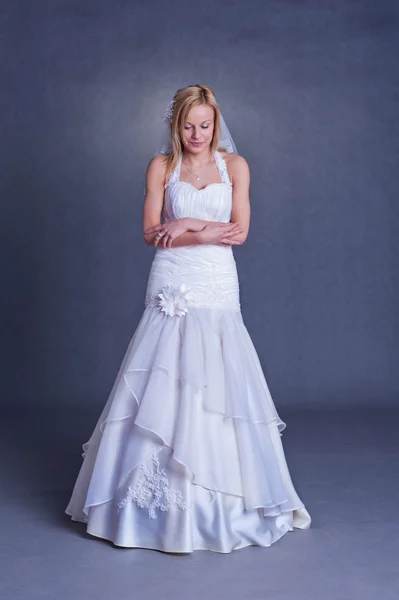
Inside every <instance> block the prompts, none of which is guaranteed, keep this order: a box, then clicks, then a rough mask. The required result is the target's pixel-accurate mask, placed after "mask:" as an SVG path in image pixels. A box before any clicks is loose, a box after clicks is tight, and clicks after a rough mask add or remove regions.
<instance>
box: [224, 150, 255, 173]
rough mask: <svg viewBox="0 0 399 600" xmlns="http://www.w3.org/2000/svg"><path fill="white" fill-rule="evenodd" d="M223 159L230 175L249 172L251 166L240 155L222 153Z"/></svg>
mask: <svg viewBox="0 0 399 600" xmlns="http://www.w3.org/2000/svg"><path fill="white" fill-rule="evenodd" d="M220 154H221V156H222V158H223V159H224V161H225V163H226V167H227V171H228V173H229V175H231V176H234V175H239V174H240V173H243V172H248V171H249V166H248V163H247V161H246V160H245V158H244V157H243V156H241V155H240V154H235V153H234V152H224V151H220Z"/></svg>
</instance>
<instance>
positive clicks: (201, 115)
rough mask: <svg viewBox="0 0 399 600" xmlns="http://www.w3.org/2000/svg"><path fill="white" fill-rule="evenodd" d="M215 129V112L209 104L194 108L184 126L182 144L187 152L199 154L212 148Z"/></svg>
mask: <svg viewBox="0 0 399 600" xmlns="http://www.w3.org/2000/svg"><path fill="white" fill-rule="evenodd" d="M213 129H214V112H213V108H212V107H211V106H209V105H208V104H199V105H198V106H193V108H192V109H191V110H190V112H189V113H188V115H187V120H186V122H185V123H184V124H183V137H182V143H183V146H184V148H185V149H186V150H188V151H189V152H193V153H194V154H199V153H200V152H202V151H203V150H204V148H207V147H209V146H210V144H211V142H212V137H213Z"/></svg>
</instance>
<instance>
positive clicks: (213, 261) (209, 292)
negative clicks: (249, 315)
mask: <svg viewBox="0 0 399 600" xmlns="http://www.w3.org/2000/svg"><path fill="white" fill-rule="evenodd" d="M167 286H169V288H168V289H169V290H171V291H172V293H173V290H176V291H177V292H181V290H185V291H186V292H187V306H188V308H190V307H198V308H200V307H202V308H225V309H229V310H236V311H239V310H240V301H239V282H238V275H237V267H236V262H235V259H234V256H233V252H232V248H231V247H225V246H216V245H214V244H212V245H211V244H209V245H207V244H201V245H198V246H182V247H179V248H166V249H157V251H156V253H155V257H154V260H153V262H152V266H151V270H150V275H149V279H148V285H147V292H146V300H145V304H146V306H155V305H157V304H158V303H159V294H160V293H162V291H163V289H164V288H166V287H167Z"/></svg>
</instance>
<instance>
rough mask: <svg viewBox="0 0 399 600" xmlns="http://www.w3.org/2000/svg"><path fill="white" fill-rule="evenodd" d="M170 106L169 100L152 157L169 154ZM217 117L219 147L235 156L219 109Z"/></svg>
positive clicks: (229, 134) (235, 148)
mask: <svg viewBox="0 0 399 600" xmlns="http://www.w3.org/2000/svg"><path fill="white" fill-rule="evenodd" d="M172 106H173V100H171V101H170V102H169V104H168V107H167V109H166V111H165V112H164V114H163V117H162V121H163V129H162V133H161V140H160V142H159V144H158V147H157V148H156V152H155V153H154V156H155V155H156V154H167V153H168V152H170V151H171V150H172V141H171V137H170V134H171V131H170V119H171V116H172ZM219 116H220V136H219V137H220V139H219V146H220V147H221V148H225V149H226V151H227V152H229V153H234V154H237V147H236V145H235V143H234V140H233V138H232V136H231V133H230V131H229V128H228V127H227V125H226V121H225V120H224V118H223V115H222V113H221V111H220V109H219Z"/></svg>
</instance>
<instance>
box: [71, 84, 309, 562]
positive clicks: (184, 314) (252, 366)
mask: <svg viewBox="0 0 399 600" xmlns="http://www.w3.org/2000/svg"><path fill="white" fill-rule="evenodd" d="M164 122H165V139H164V144H163V147H162V148H161V152H160V153H159V154H157V155H156V156H154V158H153V159H152V160H151V161H150V163H149V165H148V168H147V173H146V194H145V199H144V207H143V233H144V238H145V241H146V242H147V243H148V244H149V245H154V246H155V247H156V253H155V257H154V260H153V263H152V267H151V271H150V275H149V280H148V285H147V293H146V298H145V310H144V313H143V316H142V318H141V320H140V323H139V325H138V327H137V329H136V331H135V333H134V336H133V338H132V340H131V342H130V344H129V347H128V349H127V351H126V354H125V357H124V359H123V362H122V365H121V367H120V370H119V373H118V376H117V378H116V381H115V384H114V386H113V389H112V391H111V393H110V396H109V399H108V401H107V403H106V405H105V407H104V409H103V412H102V414H101V416H100V418H99V420H98V422H97V425H96V427H95V429H94V431H93V434H92V436H91V438H90V440H89V441H88V442H87V443H85V444H84V445H83V450H84V452H83V455H82V456H83V458H84V461H83V464H82V467H81V469H80V472H79V475H78V478H77V480H76V483H75V487H74V490H73V493H72V497H71V499H70V502H69V504H68V507H67V508H66V511H65V512H66V513H67V514H68V515H70V516H71V518H72V519H73V520H75V521H82V522H85V523H86V524H87V531H88V533H90V534H91V535H93V536H96V537H100V538H104V539H107V540H110V541H112V542H113V543H114V544H115V545H118V546H124V547H129V548H133V547H140V548H151V549H157V550H161V551H165V552H176V553H182V552H192V551H193V550H199V549H202V550H204V549H207V550H212V551H214V552H224V553H226V552H231V551H232V550H235V549H239V548H243V547H245V546H248V545H258V546H270V545H271V544H272V543H273V542H275V541H277V540H278V539H279V538H280V537H282V536H283V535H284V534H285V533H286V532H287V531H292V530H293V528H294V527H297V528H301V529H307V528H308V527H309V526H310V521H311V520H310V516H309V513H308V512H307V510H306V508H305V507H304V505H303V503H302V502H301V500H300V499H299V497H298V495H297V493H296V491H295V489H294V487H293V484H292V481H291V478H290V474H289V471H288V467H287V464H286V461H285V456H284V451H283V447H282V444H281V431H282V430H283V429H284V428H285V423H284V422H283V421H282V420H281V419H280V417H279V416H278V414H277V411H276V408H275V406H274V403H273V400H272V398H271V395H270V392H269V389H268V386H267V383H266V380H265V377H264V374H263V372H262V368H261V365H260V362H259V359H258V356H257V353H256V350H255V348H254V346H253V344H252V341H251V338H250V336H249V334H248V331H247V329H246V327H245V325H244V322H243V318H242V315H241V310H240V302H239V284H238V277H237V270H236V263H235V260H234V256H233V251H232V248H233V246H235V245H239V244H242V243H243V242H244V241H245V239H246V237H247V235H248V229H249V218H250V207H249V180H250V176H249V169H248V165H247V163H246V161H245V159H244V158H243V157H241V156H239V155H238V154H237V153H236V152H235V146H234V142H233V141H232V139H231V136H230V134H229V131H228V129H227V126H226V124H225V122H224V120H223V117H222V115H221V113H220V110H219V107H218V105H217V102H216V99H215V96H214V94H213V92H212V90H211V88H210V87H209V86H207V85H190V86H187V87H185V88H182V89H179V90H178V91H177V92H176V94H175V96H174V99H173V101H172V102H171V104H170V106H169V109H168V111H167V113H166V118H165V120H164ZM221 138H222V139H221ZM161 220H162V221H163V222H162V223H161Z"/></svg>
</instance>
